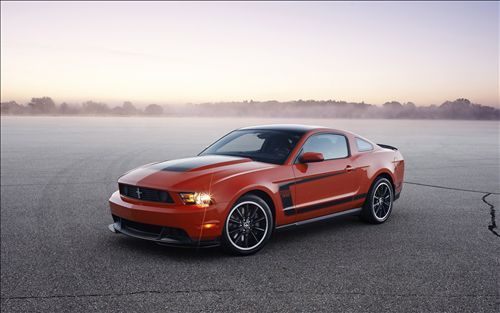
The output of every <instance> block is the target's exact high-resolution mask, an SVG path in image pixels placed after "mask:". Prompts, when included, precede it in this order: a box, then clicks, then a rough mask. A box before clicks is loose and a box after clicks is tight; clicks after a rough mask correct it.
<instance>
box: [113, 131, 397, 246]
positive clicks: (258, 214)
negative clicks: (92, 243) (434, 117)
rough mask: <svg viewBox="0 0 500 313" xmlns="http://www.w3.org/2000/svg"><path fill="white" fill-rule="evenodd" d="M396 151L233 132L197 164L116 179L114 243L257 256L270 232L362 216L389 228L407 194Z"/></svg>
mask: <svg viewBox="0 0 500 313" xmlns="http://www.w3.org/2000/svg"><path fill="white" fill-rule="evenodd" d="M403 175H404V160H403V157H402V155H401V153H400V152H399V151H398V149H396V148H394V147H392V146H388V145H382V144H376V143H374V142H372V141H370V140H368V139H366V138H364V137H361V136H358V135H356V134H353V133H350V132H347V131H342V130H337V129H330V128H324V127H316V126H304V125H267V126H254V127H246V128H241V129H237V130H235V131H232V132H230V133H229V134H227V135H225V136H224V137H222V138H221V139H219V140H218V141H216V142H215V143H213V144H212V145H211V146H209V147H208V148H206V149H205V150H203V151H202V152H201V153H200V154H199V155H198V156H196V157H192V158H184V159H178V160H170V161H164V162H158V163H152V164H148V165H144V166H142V167H139V168H136V169H134V170H132V171H130V172H128V173H126V174H124V175H123V176H121V177H120V178H119V179H118V186H119V188H118V190H117V191H116V192H115V193H113V195H112V196H111V198H110V199H109V205H110V208H111V214H112V217H113V221H114V223H113V224H111V225H109V229H110V230H111V231H113V232H115V233H121V234H124V235H127V236H131V237H135V238H140V239H145V240H150V241H154V242H157V243H159V244H163V245H173V246H194V247H209V246H218V245H222V246H223V247H224V248H225V249H227V250H228V251H230V252H233V253H235V254H240V255H248V254H252V253H255V252H257V251H259V250H260V249H261V248H262V247H263V246H264V245H265V244H266V243H267V242H268V241H269V239H270V238H271V235H272V234H273V232H274V231H275V230H276V229H281V228H288V227H292V226H298V225H302V224H307V223H310V222H316V221H319V220H325V219H329V218H333V217H338V216H341V215H347V214H356V215H359V216H360V217H361V218H362V219H363V220H365V221H366V222H368V223H373V224H380V223H383V222H385V221H386V220H387V219H388V218H389V216H390V214H391V211H392V209H393V203H394V201H395V200H396V199H398V198H399V195H400V193H401V189H402V186H403Z"/></svg>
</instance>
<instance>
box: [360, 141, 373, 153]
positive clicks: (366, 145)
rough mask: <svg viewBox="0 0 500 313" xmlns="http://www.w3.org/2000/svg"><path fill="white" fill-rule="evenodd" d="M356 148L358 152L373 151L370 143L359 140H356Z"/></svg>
mask: <svg viewBox="0 0 500 313" xmlns="http://www.w3.org/2000/svg"><path fill="white" fill-rule="evenodd" d="M356 146H357V147H358V151H360V152H363V151H370V150H373V145H372V144H371V143H369V142H368V141H366V140H363V139H360V138H356Z"/></svg>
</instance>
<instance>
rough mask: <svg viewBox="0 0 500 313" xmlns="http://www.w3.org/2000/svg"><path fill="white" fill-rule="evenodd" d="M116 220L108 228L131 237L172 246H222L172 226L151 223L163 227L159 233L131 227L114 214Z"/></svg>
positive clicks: (217, 242) (216, 241)
mask: <svg viewBox="0 0 500 313" xmlns="http://www.w3.org/2000/svg"><path fill="white" fill-rule="evenodd" d="M113 219H114V220H115V222H114V223H113V224H109V226H108V228H109V230H110V231H112V232H113V233H120V234H123V235H126V236H129V237H133V238H137V239H143V240H148V241H153V242H156V243H158V244H160V245H164V246H171V247H200V248H208V247H217V246H220V241H219V240H218V239H217V240H204V241H196V240H192V239H191V238H189V237H188V236H183V235H182V231H181V232H175V231H174V232H173V231H172V230H175V228H170V227H161V226H157V225H150V226H153V227H161V230H160V231H159V232H158V233H153V232H147V231H144V229H142V230H141V229H140V228H139V229H138V228H134V227H130V225H128V223H127V222H126V221H125V220H124V219H122V218H120V217H116V216H113Z"/></svg>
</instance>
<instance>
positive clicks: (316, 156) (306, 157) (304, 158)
mask: <svg viewBox="0 0 500 313" xmlns="http://www.w3.org/2000/svg"><path fill="white" fill-rule="evenodd" d="M324 160H325V158H324V157H323V153H320V152H305V153H304V154H302V155H301V156H300V162H301V163H313V162H321V161H324Z"/></svg>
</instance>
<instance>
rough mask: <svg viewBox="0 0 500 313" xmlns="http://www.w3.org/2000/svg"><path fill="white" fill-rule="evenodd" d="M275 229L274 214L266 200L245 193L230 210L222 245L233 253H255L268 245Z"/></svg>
mask: <svg viewBox="0 0 500 313" xmlns="http://www.w3.org/2000/svg"><path fill="white" fill-rule="evenodd" d="M273 229H274V220H273V215H272V213H271V209H270V208H269V205H267V203H266V201H264V200H263V199H261V198H260V197H258V196H256V195H245V196H243V197H241V198H240V199H239V200H238V201H237V202H236V203H235V204H234V205H233V207H231V210H229V214H228V215H227V218H226V221H225V223H224V231H223V233H222V246H223V247H224V249H225V250H226V251H228V252H230V253H232V254H236V255H250V254H254V253H256V252H257V251H259V250H260V249H262V248H263V247H264V246H265V245H266V243H267V242H268V241H269V239H270V238H271V235H272V232H273Z"/></svg>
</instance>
